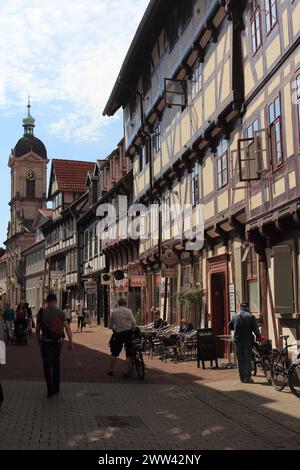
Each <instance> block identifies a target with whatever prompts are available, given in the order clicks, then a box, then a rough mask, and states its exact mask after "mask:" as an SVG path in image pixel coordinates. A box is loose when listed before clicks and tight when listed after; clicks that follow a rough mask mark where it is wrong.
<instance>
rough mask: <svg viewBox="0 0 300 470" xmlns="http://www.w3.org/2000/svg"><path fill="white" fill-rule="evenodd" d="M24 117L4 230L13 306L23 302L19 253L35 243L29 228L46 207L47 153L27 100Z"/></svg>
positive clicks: (13, 154) (13, 157)
mask: <svg viewBox="0 0 300 470" xmlns="http://www.w3.org/2000/svg"><path fill="white" fill-rule="evenodd" d="M27 108H28V111H27V116H26V117H25V118H24V119H23V127H24V135H23V137H21V139H19V141H18V142H17V144H16V146H15V147H14V149H12V150H11V155H10V157H9V162H8V166H9V167H10V169H11V200H10V203H9V205H10V222H9V224H8V230H7V240H6V242H5V244H6V250H7V283H8V285H7V293H8V298H9V300H10V301H11V302H12V303H14V304H15V303H18V302H19V301H20V300H23V299H22V293H23V289H24V265H23V260H22V256H21V253H22V251H23V250H24V249H26V248H28V247H29V246H30V245H32V244H33V243H34V240H35V234H34V232H33V230H32V224H33V221H34V219H35V216H36V213H37V211H38V209H41V208H44V207H46V203H47V197H46V188H47V164H48V161H49V160H48V158H47V150H46V147H45V145H44V144H43V142H42V141H41V140H40V139H38V138H37V137H35V135H34V128H35V119H34V118H33V117H32V116H31V113H30V111H31V104H30V100H28V105H27Z"/></svg>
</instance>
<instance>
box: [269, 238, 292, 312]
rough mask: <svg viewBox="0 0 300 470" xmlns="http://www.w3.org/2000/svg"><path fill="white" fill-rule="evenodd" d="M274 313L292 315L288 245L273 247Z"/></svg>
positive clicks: (289, 252)
mask: <svg viewBox="0 0 300 470" xmlns="http://www.w3.org/2000/svg"><path fill="white" fill-rule="evenodd" d="M273 254H274V299H275V313H278V314H290V313H294V311H295V308H294V286H293V261H292V253H291V248H290V246H288V245H282V246H274V248H273Z"/></svg>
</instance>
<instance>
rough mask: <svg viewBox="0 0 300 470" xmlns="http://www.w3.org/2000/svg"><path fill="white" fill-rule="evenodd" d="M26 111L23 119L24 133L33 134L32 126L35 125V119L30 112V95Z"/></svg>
mask: <svg viewBox="0 0 300 470" xmlns="http://www.w3.org/2000/svg"><path fill="white" fill-rule="evenodd" d="M27 108H28V113H27V116H26V117H25V118H24V119H23V127H24V135H33V128H34V127H35V124H34V123H35V119H34V118H33V117H32V116H31V114H30V108H31V104H30V96H28V104H27Z"/></svg>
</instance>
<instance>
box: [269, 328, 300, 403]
mask: <svg viewBox="0 0 300 470" xmlns="http://www.w3.org/2000/svg"><path fill="white" fill-rule="evenodd" d="M280 338H282V339H283V341H284V347H283V349H279V350H277V349H275V350H273V357H272V362H271V382H272V385H273V387H274V388H275V390H277V391H279V392H280V391H281V390H283V389H284V388H285V386H286V385H289V387H290V389H291V391H292V392H293V393H294V395H296V396H297V397H299V398H300V354H299V355H298V358H297V360H296V361H295V362H294V363H292V364H291V361H290V359H289V354H288V349H289V348H290V347H292V346H294V345H293V344H288V339H289V336H285V335H282V336H280Z"/></svg>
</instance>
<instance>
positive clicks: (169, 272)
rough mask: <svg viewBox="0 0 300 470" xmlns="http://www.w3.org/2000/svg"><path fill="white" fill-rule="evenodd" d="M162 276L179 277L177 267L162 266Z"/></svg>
mask: <svg viewBox="0 0 300 470" xmlns="http://www.w3.org/2000/svg"><path fill="white" fill-rule="evenodd" d="M161 277H164V278H177V277H178V269H177V267H176V268H162V270H161Z"/></svg>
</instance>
